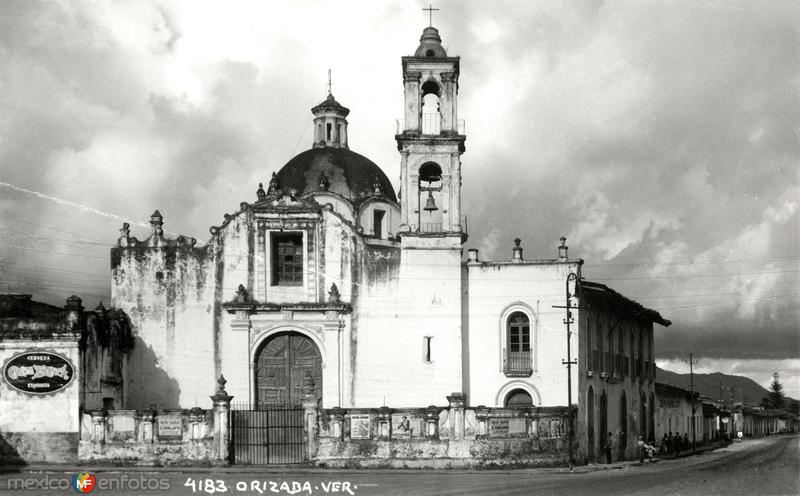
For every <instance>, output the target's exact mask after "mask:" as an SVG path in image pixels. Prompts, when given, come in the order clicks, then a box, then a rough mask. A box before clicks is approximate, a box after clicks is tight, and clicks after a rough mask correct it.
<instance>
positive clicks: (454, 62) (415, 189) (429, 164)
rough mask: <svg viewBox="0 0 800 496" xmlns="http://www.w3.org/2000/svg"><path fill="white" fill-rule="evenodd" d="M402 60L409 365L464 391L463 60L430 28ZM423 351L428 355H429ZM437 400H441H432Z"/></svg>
mask: <svg viewBox="0 0 800 496" xmlns="http://www.w3.org/2000/svg"><path fill="white" fill-rule="evenodd" d="M425 10H428V9H425ZM402 61H403V87H404V91H405V107H404V109H405V111H404V112H405V118H404V119H403V120H402V121H401V122H399V123H398V129H397V133H396V135H395V139H396V140H397V148H398V150H399V151H400V156H401V162H400V193H401V196H400V212H401V220H400V222H401V225H400V229H399V233H398V234H399V236H400V273H399V278H398V292H397V294H398V302H397V305H396V306H395V309H394V310H395V314H396V316H397V318H398V328H397V332H398V333H401V335H402V336H403V342H404V343H405V342H408V343H410V349H409V350H408V351H406V352H405V353H404V355H403V356H404V357H405V359H406V360H407V362H408V363H409V364H413V363H417V362H419V363H420V368H419V372H418V374H417V375H416V376H414V377H415V380H419V381H421V382H426V381H430V380H433V378H435V381H436V384H437V386H438V387H439V389H440V390H441V388H444V389H445V390H447V391H451V390H452V391H465V384H466V381H465V377H466V376H465V375H464V374H465V372H464V368H463V364H462V357H463V356H464V349H463V348H462V343H463V342H464V341H463V340H462V322H461V315H462V310H463V309H462V292H463V287H462V285H463V283H462V280H463V274H462V264H461V251H462V246H463V243H464V242H465V241H466V237H467V236H466V228H465V225H464V222H463V221H462V217H461V154H462V153H464V140H465V136H464V128H463V124H461V123H460V122H459V120H458V116H457V113H456V108H457V105H456V97H457V95H458V72H459V61H460V59H459V57H448V56H447V53H446V52H445V49H444V47H442V39H441V38H440V37H439V32H438V31H437V30H436V28H434V27H433V26H428V27H426V28H425V30H424V31H423V32H422V38H420V44H419V47H418V48H417V50H416V52H415V53H414V55H413V56H410V57H403V58H402ZM419 349H422V350H424V353H423V355H422V357H419V352H418V350H419ZM397 352H398V353H403V351H401V350H399V349H398V350H397ZM409 369H411V365H409ZM448 388H449V389H448ZM427 399H428V398H425V401H427ZM430 399H431V400H432V401H434V402H435V401H436V398H434V397H433V396H432V395H431V398H430Z"/></svg>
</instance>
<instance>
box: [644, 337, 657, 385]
mask: <svg viewBox="0 0 800 496" xmlns="http://www.w3.org/2000/svg"><path fill="white" fill-rule="evenodd" d="M646 332H647V373H646V375H647V377H652V378H655V377H656V373H655V371H656V364H655V363H653V333H652V330H651V329H648V330H647V331H646Z"/></svg>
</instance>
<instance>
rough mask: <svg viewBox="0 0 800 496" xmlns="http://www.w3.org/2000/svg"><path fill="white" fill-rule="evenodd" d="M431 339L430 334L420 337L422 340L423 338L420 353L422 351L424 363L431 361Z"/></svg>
mask: <svg viewBox="0 0 800 496" xmlns="http://www.w3.org/2000/svg"><path fill="white" fill-rule="evenodd" d="M432 339H433V338H432V337H431V336H425V337H424V338H422V340H423V341H422V344H423V348H422V353H423V359H424V360H425V363H431V340H432Z"/></svg>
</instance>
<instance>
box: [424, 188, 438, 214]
mask: <svg viewBox="0 0 800 496" xmlns="http://www.w3.org/2000/svg"><path fill="white" fill-rule="evenodd" d="M422 210H427V211H428V212H431V213H433V212H434V211H435V210H439V208H438V207H437V206H436V201H434V199H433V193H432V192H430V191H428V201H426V202H425V208H423V209H422Z"/></svg>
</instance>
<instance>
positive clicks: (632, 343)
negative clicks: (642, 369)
mask: <svg viewBox="0 0 800 496" xmlns="http://www.w3.org/2000/svg"><path fill="white" fill-rule="evenodd" d="M630 334H631V339H630V347H629V348H628V352H629V353H630V354H631V355H630V375H631V376H634V375H636V364H635V363H634V360H635V358H636V338H634V337H633V329H631V333H630Z"/></svg>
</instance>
